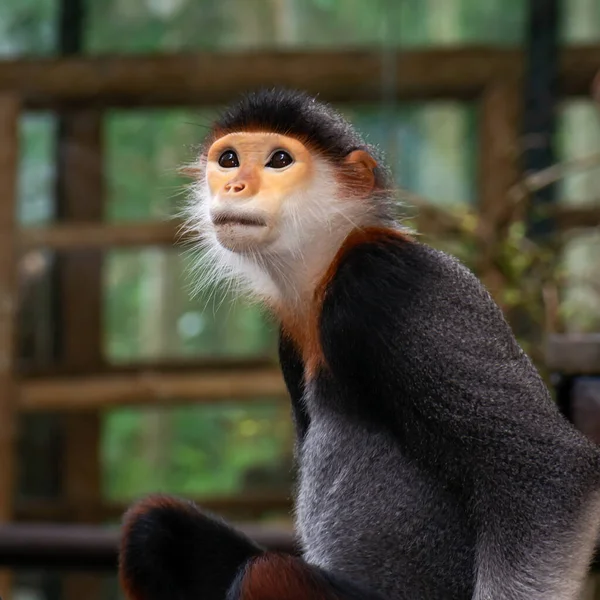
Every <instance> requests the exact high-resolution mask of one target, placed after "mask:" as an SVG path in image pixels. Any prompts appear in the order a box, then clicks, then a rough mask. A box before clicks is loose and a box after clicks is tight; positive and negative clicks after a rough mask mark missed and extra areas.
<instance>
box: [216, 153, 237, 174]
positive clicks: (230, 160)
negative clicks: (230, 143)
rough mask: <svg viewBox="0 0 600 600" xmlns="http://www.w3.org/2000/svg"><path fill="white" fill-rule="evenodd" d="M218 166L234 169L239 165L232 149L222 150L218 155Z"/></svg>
mask: <svg viewBox="0 0 600 600" xmlns="http://www.w3.org/2000/svg"><path fill="white" fill-rule="evenodd" d="M219 166H221V167H223V168H224V169H235V168H236V167H239V166H240V161H239V160H238V157H237V154H236V153H235V152H234V151H233V150H227V151H226V152H223V154H221V156H220V157H219Z"/></svg>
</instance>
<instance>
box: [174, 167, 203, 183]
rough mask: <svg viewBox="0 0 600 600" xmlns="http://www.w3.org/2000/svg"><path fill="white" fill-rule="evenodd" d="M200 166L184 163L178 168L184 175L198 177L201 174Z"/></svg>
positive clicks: (180, 173)
mask: <svg viewBox="0 0 600 600" xmlns="http://www.w3.org/2000/svg"><path fill="white" fill-rule="evenodd" d="M200 171H201V170H200V167H199V166H198V165H196V164H191V165H182V166H181V167H179V168H178V169H177V173H179V175H182V176H183V177H189V178H190V179H197V178H198V175H200Z"/></svg>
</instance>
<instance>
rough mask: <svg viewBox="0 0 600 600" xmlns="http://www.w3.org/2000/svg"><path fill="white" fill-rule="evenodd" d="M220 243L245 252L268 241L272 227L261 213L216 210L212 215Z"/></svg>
mask: <svg viewBox="0 0 600 600" xmlns="http://www.w3.org/2000/svg"><path fill="white" fill-rule="evenodd" d="M210 218H211V221H212V224H213V227H214V229H215V234H216V236H217V240H218V241H219V243H220V244H221V245H222V246H224V247H225V248H227V249H228V250H231V251H232V252H244V251H246V250H251V249H254V248H257V247H259V246H262V245H263V244H264V243H265V242H266V241H268V238H269V235H270V231H271V227H270V226H269V223H268V221H267V219H266V217H264V216H263V215H261V214H256V213H250V212H242V211H232V210H227V211H218V212H217V211H215V212H212V213H211V215H210Z"/></svg>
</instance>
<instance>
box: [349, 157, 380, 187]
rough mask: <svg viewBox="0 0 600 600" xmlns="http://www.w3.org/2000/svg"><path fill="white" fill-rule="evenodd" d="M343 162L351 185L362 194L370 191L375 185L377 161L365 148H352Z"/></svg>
mask: <svg viewBox="0 0 600 600" xmlns="http://www.w3.org/2000/svg"><path fill="white" fill-rule="evenodd" d="M344 162H345V166H346V167H347V173H348V175H347V177H348V178H349V179H350V183H351V184H352V186H353V187H354V188H355V189H356V188H358V191H360V192H362V193H364V194H369V193H371V192H372V191H373V188H374V187H375V167H376V166H377V161H376V160H375V159H374V158H373V157H372V156H371V155H370V154H369V153H368V152H367V151H366V150H353V151H352V152H350V154H348V156H346V158H345V160H344Z"/></svg>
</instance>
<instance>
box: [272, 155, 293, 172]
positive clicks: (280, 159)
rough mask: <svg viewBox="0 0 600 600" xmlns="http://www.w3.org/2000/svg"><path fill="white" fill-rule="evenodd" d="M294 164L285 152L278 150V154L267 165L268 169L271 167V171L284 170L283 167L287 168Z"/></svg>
mask: <svg viewBox="0 0 600 600" xmlns="http://www.w3.org/2000/svg"><path fill="white" fill-rule="evenodd" d="M293 162H294V159H293V158H292V157H291V156H290V155H289V154H288V153H287V152H286V151H285V150H277V152H275V154H273V156H271V160H270V161H269V162H268V163H267V167H271V169H283V167H287V166H288V165H291V164H292V163H293Z"/></svg>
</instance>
